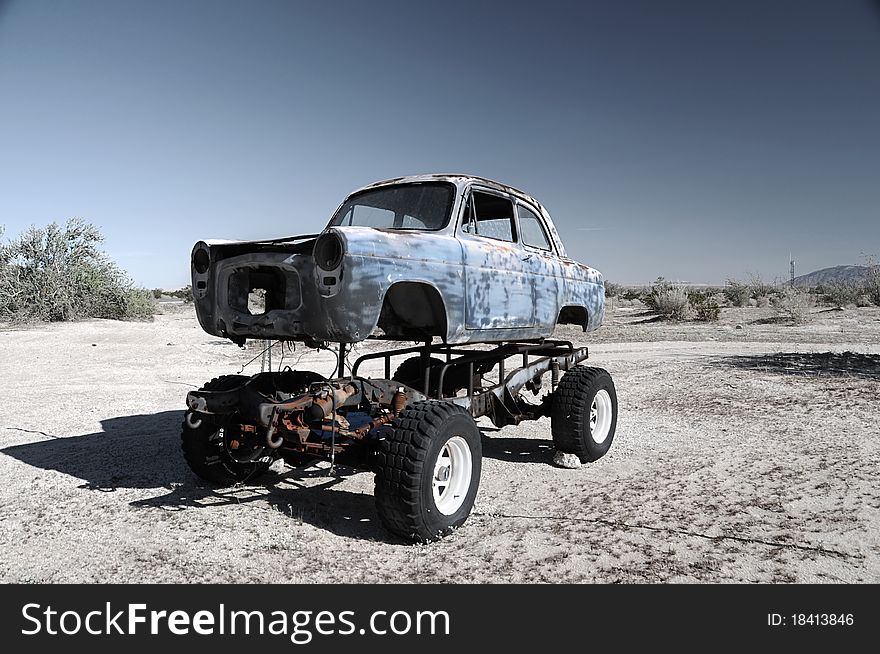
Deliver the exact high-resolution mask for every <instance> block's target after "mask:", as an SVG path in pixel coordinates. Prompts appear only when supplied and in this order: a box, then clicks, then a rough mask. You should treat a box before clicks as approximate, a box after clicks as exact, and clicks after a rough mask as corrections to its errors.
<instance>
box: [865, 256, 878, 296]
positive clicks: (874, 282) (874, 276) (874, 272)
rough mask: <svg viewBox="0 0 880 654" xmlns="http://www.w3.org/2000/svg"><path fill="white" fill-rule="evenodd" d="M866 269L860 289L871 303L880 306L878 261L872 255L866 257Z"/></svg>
mask: <svg viewBox="0 0 880 654" xmlns="http://www.w3.org/2000/svg"><path fill="white" fill-rule="evenodd" d="M867 263H868V270H867V271H866V273H865V281H864V283H863V288H862V291H863V292H864V294H865V295H866V296H867V298H868V300H870V301H871V304H874V305H876V306H878V307H880V263H878V261H877V259H875V258H874V257H868V262H867Z"/></svg>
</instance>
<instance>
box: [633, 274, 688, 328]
mask: <svg viewBox="0 0 880 654" xmlns="http://www.w3.org/2000/svg"><path fill="white" fill-rule="evenodd" d="M642 302H644V303H645V304H646V305H647V306H648V307H649V308H650V309H652V310H654V311H656V312H657V313H659V314H660V315H662V316H666V317H667V318H672V319H673V320H690V319H691V318H692V317H693V310H692V309H691V306H690V304H689V303H688V293H687V289H686V288H685V287H684V286H681V285H679V284H673V283H672V282H669V281H667V280H665V279H664V278H663V277H658V278H657V281H655V282H654V283H653V284H652V285H651V288H650V289H649V292H648V293H645V295H643V296H642Z"/></svg>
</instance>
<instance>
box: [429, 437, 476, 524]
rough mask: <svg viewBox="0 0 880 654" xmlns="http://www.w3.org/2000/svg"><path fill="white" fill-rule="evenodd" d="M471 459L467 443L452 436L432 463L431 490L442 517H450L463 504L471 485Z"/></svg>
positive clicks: (460, 438)
mask: <svg viewBox="0 0 880 654" xmlns="http://www.w3.org/2000/svg"><path fill="white" fill-rule="evenodd" d="M472 472H473V457H472V456H471V448H470V447H469V446H468V443H467V441H466V440H465V439H464V438H462V437H461V436H453V437H452V438H450V439H449V440H448V441H446V443H445V444H444V445H443V447H441V448H440V454H439V455H438V456H437V460H436V461H435V462H434V474H433V475H432V477H431V490H432V492H433V494H434V505H435V506H436V507H437V510H438V511H439V512H440V513H442V514H443V515H452V514H453V513H455V512H456V511H458V510H459V509H460V508H461V505H462V504H464V499H465V497H466V496H467V492H468V489H469V488H470V485H471V474H472Z"/></svg>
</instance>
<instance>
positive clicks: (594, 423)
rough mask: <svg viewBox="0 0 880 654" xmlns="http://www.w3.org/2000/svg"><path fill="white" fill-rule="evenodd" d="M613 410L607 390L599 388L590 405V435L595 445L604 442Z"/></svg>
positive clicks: (609, 429)
mask: <svg viewBox="0 0 880 654" xmlns="http://www.w3.org/2000/svg"><path fill="white" fill-rule="evenodd" d="M613 411H614V409H613V408H612V406H611V396H610V395H609V394H608V391H606V390H605V389H604V388H603V389H601V390H599V391H598V392H597V393H596V397H594V398H593V403H592V404H591V405H590V436H592V438H593V442H594V443H596V444H597V445H601V444H602V443H604V442H605V439H606V438H608V434H609V433H611V416H612V413H613Z"/></svg>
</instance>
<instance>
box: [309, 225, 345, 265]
mask: <svg viewBox="0 0 880 654" xmlns="http://www.w3.org/2000/svg"><path fill="white" fill-rule="evenodd" d="M344 250H345V246H344V244H343V242H342V239H341V238H340V237H339V235H338V234H337V233H335V232H326V233H324V234H321V236H319V237H318V240H317V241H315V249H314V250H313V251H312V255H313V256H314V257H315V264H316V265H317V266H318V268H320V269H321V270H336V269H337V268H338V267H339V264H341V263H342V255H343V254H344Z"/></svg>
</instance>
